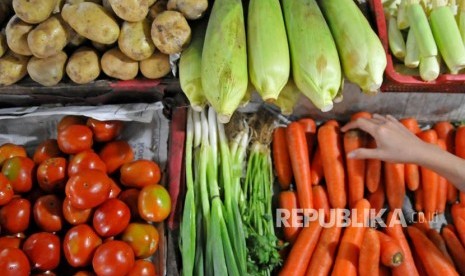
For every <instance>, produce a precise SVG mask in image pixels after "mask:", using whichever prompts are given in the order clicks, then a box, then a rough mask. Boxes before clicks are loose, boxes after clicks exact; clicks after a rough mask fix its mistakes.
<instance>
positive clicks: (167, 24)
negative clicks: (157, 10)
mask: <svg viewBox="0 0 465 276" xmlns="http://www.w3.org/2000/svg"><path fill="white" fill-rule="evenodd" d="M152 39H153V42H154V43H155V46H156V47H157V48H158V49H159V50H160V51H161V52H162V53H164V54H175V53H179V52H181V51H182V50H183V49H184V48H185V47H186V46H187V45H188V44H189V42H190V41H191V28H190V27H189V24H187V20H186V18H184V16H183V15H182V14H181V13H180V12H177V11H165V12H162V13H161V14H159V15H158V16H157V17H156V18H155V20H153V23H152Z"/></svg>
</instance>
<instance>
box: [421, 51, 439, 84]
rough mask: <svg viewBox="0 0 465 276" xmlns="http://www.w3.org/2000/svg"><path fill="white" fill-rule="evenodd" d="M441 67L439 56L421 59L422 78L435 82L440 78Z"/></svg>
mask: <svg viewBox="0 0 465 276" xmlns="http://www.w3.org/2000/svg"><path fill="white" fill-rule="evenodd" d="M440 71H441V66H440V64H439V61H438V57H437V56H432V57H420V77H421V78H422V79H423V80H424V81H434V80H435V79H437V78H438V76H439V73H440Z"/></svg>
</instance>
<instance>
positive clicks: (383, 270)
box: [378, 263, 393, 276]
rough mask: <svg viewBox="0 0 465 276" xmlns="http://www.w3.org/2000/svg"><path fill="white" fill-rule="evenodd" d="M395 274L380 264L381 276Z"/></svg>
mask: <svg viewBox="0 0 465 276" xmlns="http://www.w3.org/2000/svg"><path fill="white" fill-rule="evenodd" d="M392 274H393V273H391V269H390V268H389V267H387V266H385V265H383V264H382V263H379V274H378V275H379V276H391V275H392Z"/></svg>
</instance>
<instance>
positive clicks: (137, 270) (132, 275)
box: [127, 260, 157, 276]
mask: <svg viewBox="0 0 465 276" xmlns="http://www.w3.org/2000/svg"><path fill="white" fill-rule="evenodd" d="M156 275H157V274H156V273H155V266H154V265H153V263H152V262H149V261H147V260H137V261H136V262H135V263H134V266H133V267H132V268H131V271H129V273H128V275H127V276H156Z"/></svg>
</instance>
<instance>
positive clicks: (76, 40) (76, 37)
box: [68, 28, 87, 47]
mask: <svg viewBox="0 0 465 276" xmlns="http://www.w3.org/2000/svg"><path fill="white" fill-rule="evenodd" d="M68 32H69V42H68V45H69V46H71V47H79V46H81V45H82V44H84V43H85V42H86V41H87V38H85V37H83V36H82V35H80V34H78V33H76V31H74V30H73V29H72V28H69V30H68Z"/></svg>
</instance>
